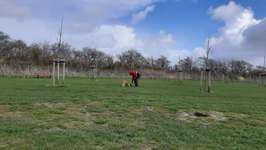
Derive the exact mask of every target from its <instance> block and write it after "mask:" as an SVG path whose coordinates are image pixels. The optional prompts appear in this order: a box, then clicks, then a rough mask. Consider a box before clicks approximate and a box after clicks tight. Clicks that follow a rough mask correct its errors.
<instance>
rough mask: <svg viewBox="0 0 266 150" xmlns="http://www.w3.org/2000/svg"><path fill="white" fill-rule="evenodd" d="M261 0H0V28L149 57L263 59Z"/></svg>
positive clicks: (265, 14)
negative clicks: (208, 45) (206, 52)
mask: <svg viewBox="0 0 266 150" xmlns="http://www.w3.org/2000/svg"><path fill="white" fill-rule="evenodd" d="M265 9H266V1H265V0H235V1H228V0H0V31H3V32H5V33H8V34H9V35H11V37H13V38H16V39H22V40H24V41H26V42H27V43H29V44H30V43H33V42H51V43H53V42H56V41H57V39H58V37H57V36H58V31H59V26H60V20H61V18H62V16H64V20H65V21H64V37H63V39H64V41H65V42H68V43H70V44H71V45H72V46H73V47H75V48H82V47H91V48H97V49H100V50H102V51H105V52H106V53H109V54H111V55H114V56H115V55H117V54H118V53H120V52H122V51H125V50H128V49H137V50H138V51H140V52H141V53H142V54H143V55H145V56H149V57H151V56H152V57H155V58H156V57H159V56H161V55H164V56H167V57H168V58H169V59H170V60H171V61H172V62H175V61H177V59H178V58H179V57H185V56H192V57H195V58H196V57H200V56H203V55H204V49H205V47H206V41H207V39H208V37H209V38H210V39H211V46H212V48H213V51H212V53H211V57H213V58H216V59H221V60H223V59H231V58H237V59H245V60H247V61H250V62H252V63H253V64H257V65H259V64H263V55H264V50H266V11H265Z"/></svg>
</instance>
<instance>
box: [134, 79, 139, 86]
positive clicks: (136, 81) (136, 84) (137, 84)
mask: <svg viewBox="0 0 266 150" xmlns="http://www.w3.org/2000/svg"><path fill="white" fill-rule="evenodd" d="M138 86H139V83H138V79H136V80H135V87H138Z"/></svg>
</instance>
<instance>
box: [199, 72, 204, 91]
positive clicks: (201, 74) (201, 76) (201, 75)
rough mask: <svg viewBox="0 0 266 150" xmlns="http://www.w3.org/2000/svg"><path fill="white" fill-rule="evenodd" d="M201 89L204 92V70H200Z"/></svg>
mask: <svg viewBox="0 0 266 150" xmlns="http://www.w3.org/2000/svg"><path fill="white" fill-rule="evenodd" d="M200 90H201V91H202V92H203V90H204V89H203V71H201V72H200Z"/></svg>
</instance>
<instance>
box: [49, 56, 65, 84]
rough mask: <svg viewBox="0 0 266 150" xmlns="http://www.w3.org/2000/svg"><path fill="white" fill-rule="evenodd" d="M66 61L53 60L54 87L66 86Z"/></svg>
mask: <svg viewBox="0 0 266 150" xmlns="http://www.w3.org/2000/svg"><path fill="white" fill-rule="evenodd" d="M65 68H66V62H65V59H60V58H58V59H54V60H53V71H52V80H53V86H60V85H64V83H65V71H66V69H65Z"/></svg>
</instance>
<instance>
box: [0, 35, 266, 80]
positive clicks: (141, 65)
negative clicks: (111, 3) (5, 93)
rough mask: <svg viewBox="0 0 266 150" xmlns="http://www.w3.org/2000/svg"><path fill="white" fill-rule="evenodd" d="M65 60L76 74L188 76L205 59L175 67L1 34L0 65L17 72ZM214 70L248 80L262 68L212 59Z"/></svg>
mask: <svg viewBox="0 0 266 150" xmlns="http://www.w3.org/2000/svg"><path fill="white" fill-rule="evenodd" d="M56 57H62V58H65V59H66V60H67V66H68V68H70V69H72V70H76V71H88V70H89V69H91V68H92V67H97V68H98V69H100V70H115V69H124V70H128V69H130V68H131V67H132V64H134V67H135V68H138V69H149V70H151V69H152V70H159V71H165V72H174V71H182V72H184V73H190V74H193V73H199V72H200V70H201V68H204V60H203V59H202V58H197V59H193V58H191V57H186V58H183V59H180V60H179V61H177V62H176V64H174V65H173V63H171V62H170V61H169V60H168V59H167V57H165V56H161V57H160V58H157V59H154V58H152V57H150V58H145V57H144V56H143V55H142V54H141V53H139V52H138V51H136V50H128V51H125V52H123V53H121V54H120V55H118V56H117V57H115V58H114V57H112V56H110V55H108V54H106V53H104V52H102V51H99V50H96V49H91V48H89V47H85V48H83V49H74V48H72V47H71V46H70V45H69V44H67V43H63V44H62V45H61V48H60V49H58V44H56V43H55V44H50V43H35V44H31V45H27V44H26V43H25V42H23V41H21V40H14V39H12V38H10V37H9V36H8V35H7V34H5V33H3V32H0V65H8V66H10V67H12V68H14V69H16V68H17V67H21V66H27V65H31V66H36V67H43V68H45V67H47V66H49V64H50V61H51V60H52V59H53V58H56ZM208 64H209V67H210V69H211V70H212V71H213V72H214V73H215V74H224V75H232V76H233V75H234V76H244V77H248V76H251V75H257V74H258V73H259V72H260V70H261V69H262V68H261V67H257V68H256V67H254V66H252V65H251V64H250V63H248V62H246V61H243V60H231V61H227V62H225V61H217V60H213V59H210V60H209V62H208Z"/></svg>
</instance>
